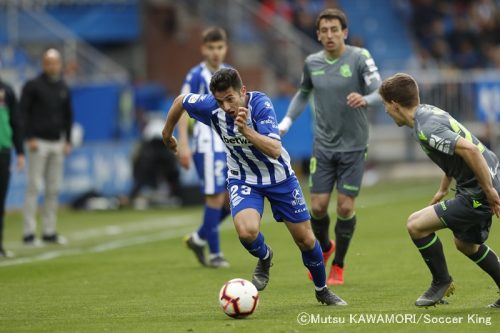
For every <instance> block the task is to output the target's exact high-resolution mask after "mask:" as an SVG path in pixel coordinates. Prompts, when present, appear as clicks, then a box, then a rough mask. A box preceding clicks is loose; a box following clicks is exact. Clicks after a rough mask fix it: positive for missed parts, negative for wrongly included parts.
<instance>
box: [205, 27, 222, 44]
mask: <svg viewBox="0 0 500 333" xmlns="http://www.w3.org/2000/svg"><path fill="white" fill-rule="evenodd" d="M201 40H202V43H203V44H205V43H211V42H227V35H226V31H224V29H222V28H219V27H210V28H207V29H205V30H203V32H202V34H201Z"/></svg>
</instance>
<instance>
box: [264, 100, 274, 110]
mask: <svg viewBox="0 0 500 333" xmlns="http://www.w3.org/2000/svg"><path fill="white" fill-rule="evenodd" d="M264 107H265V108H266V109H272V108H273V106H272V105H271V102H269V101H266V102H265V103H264Z"/></svg>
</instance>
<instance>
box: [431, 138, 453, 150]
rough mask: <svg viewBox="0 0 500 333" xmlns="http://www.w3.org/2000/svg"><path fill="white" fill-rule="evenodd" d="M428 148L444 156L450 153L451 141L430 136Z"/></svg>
mask: <svg viewBox="0 0 500 333" xmlns="http://www.w3.org/2000/svg"><path fill="white" fill-rule="evenodd" d="M429 146H431V147H432V148H434V149H436V150H439V151H440V152H443V153H445V154H449V153H451V140H450V139H444V138H441V137H439V136H437V135H435V134H432V135H431V137H430V139H429Z"/></svg>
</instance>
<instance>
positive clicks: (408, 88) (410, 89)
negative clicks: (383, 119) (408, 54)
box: [379, 73, 420, 108]
mask: <svg viewBox="0 0 500 333" xmlns="http://www.w3.org/2000/svg"><path fill="white" fill-rule="evenodd" d="M379 94H380V96H382V98H383V99H384V101H386V102H392V101H394V102H396V103H398V104H399V105H401V106H403V107H406V108H409V107H414V106H417V105H418V104H419V103H420V98H419V96H418V84H417V82H416V81H415V79H414V78H413V77H412V76H411V75H408V74H405V73H397V74H394V75H393V76H391V77H389V78H387V79H385V80H384V81H383V82H382V85H381V86H380V88H379Z"/></svg>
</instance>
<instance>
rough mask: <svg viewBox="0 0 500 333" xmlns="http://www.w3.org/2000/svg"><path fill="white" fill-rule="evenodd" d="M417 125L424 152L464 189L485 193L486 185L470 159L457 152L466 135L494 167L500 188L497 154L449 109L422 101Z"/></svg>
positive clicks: (496, 186) (494, 179)
mask: <svg viewBox="0 0 500 333" xmlns="http://www.w3.org/2000/svg"><path fill="white" fill-rule="evenodd" d="M413 129H414V131H415V133H414V134H415V139H416V140H417V141H418V142H419V143H420V146H421V147H422V149H423V150H424V152H425V153H426V154H427V155H428V156H429V158H430V159H431V160H432V161H433V162H434V163H436V164H437V165H438V166H439V167H440V168H441V169H442V170H443V171H444V173H445V174H446V175H447V176H449V177H453V178H454V179H455V180H456V182H457V190H458V191H459V192H460V193H464V194H468V195H472V196H481V194H482V189H481V186H480V185H479V183H478V182H477V179H476V177H475V175H474V173H473V172H472V170H471V169H470V168H469V166H468V165H467V163H465V161H464V160H463V159H462V157H460V156H458V155H456V154H455V146H456V143H457V140H458V139H459V138H464V139H465V140H467V141H469V142H471V143H473V144H474V145H476V146H477V147H478V148H479V150H480V151H481V153H482V154H483V157H484V158H485V160H486V163H487V164H488V167H489V169H490V174H491V177H492V180H493V185H494V186H495V188H496V189H497V190H500V184H499V179H498V174H497V173H498V159H497V157H496V155H495V154H494V153H493V152H492V151H490V150H489V149H487V148H486V147H485V146H484V145H483V144H482V143H481V141H479V140H478V139H477V138H476V137H475V136H474V135H472V134H471V133H470V132H469V131H468V130H467V129H466V128H465V127H464V126H463V125H462V124H460V123H459V122H458V121H456V120H455V119H454V118H453V117H452V116H450V114H449V113H447V112H445V111H443V110H441V109H439V108H437V107H435V106H432V105H426V104H421V105H419V106H418V108H417V112H416V113H415V125H414V127H413Z"/></svg>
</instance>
